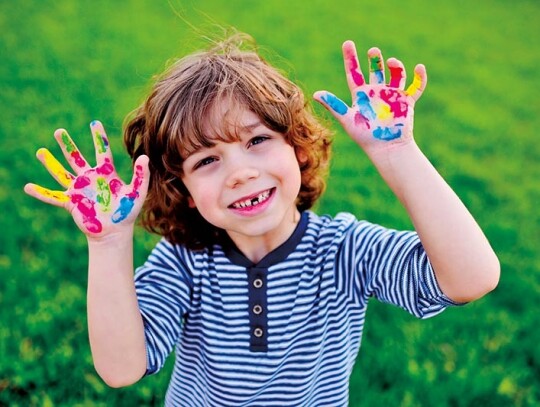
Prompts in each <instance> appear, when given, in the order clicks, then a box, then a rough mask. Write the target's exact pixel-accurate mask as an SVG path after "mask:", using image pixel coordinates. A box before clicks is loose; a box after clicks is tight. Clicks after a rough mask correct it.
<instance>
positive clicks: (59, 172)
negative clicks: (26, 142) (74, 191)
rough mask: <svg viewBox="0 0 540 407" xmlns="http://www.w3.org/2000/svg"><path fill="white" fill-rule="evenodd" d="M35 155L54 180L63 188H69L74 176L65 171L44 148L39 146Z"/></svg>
mask: <svg viewBox="0 0 540 407" xmlns="http://www.w3.org/2000/svg"><path fill="white" fill-rule="evenodd" d="M36 157H37V158H38V160H39V161H41V163H42V164H43V165H44V166H45V168H47V171H49V174H51V175H52V176H53V177H54V179H55V180H56V181H58V183H59V184H60V185H62V186H63V187H64V188H69V187H70V185H71V184H72V183H73V180H74V179H75V176H74V175H73V174H72V173H70V172H69V171H67V170H66V169H65V168H64V166H63V165H62V164H60V162H59V161H58V160H57V159H56V158H55V157H54V156H53V155H52V154H51V152H50V151H49V150H47V149H46V148H40V149H39V150H38V151H37V153H36Z"/></svg>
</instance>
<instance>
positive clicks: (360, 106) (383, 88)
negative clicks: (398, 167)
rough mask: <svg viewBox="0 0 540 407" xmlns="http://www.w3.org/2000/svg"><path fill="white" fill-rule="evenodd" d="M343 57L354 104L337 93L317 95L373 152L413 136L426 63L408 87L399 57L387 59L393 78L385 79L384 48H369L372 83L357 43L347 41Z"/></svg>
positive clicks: (347, 129) (363, 145) (356, 137)
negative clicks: (382, 51)
mask: <svg viewBox="0 0 540 407" xmlns="http://www.w3.org/2000/svg"><path fill="white" fill-rule="evenodd" d="M343 58H344V62H345V71H346V75H347V83H348V85H349V89H350V91H351V96H352V101H353V103H352V106H348V105H347V104H346V103H344V102H343V101H342V100H341V99H339V98H338V97H337V96H335V95H334V94H332V93H330V92H327V91H319V92H316V93H315V95H314V98H315V99H316V100H317V101H318V102H320V103H321V104H322V105H323V106H325V107H326V108H327V109H328V110H329V111H330V112H331V113H332V114H333V115H334V117H335V118H336V119H337V120H338V121H339V122H340V123H341V125H342V126H343V128H344V129H345V130H346V131H347V133H349V135H350V136H351V137H352V138H353V139H354V140H355V141H356V142H357V143H358V144H360V145H361V146H362V147H363V148H364V149H365V150H366V151H368V152H369V150H370V149H372V148H379V147H383V146H384V144H385V142H386V143H387V142H390V141H393V142H401V141H407V140H410V139H411V138H412V128H413V117H414V104H415V102H416V101H417V100H418V98H419V97H420V96H421V95H422V92H423V91H424V88H425V87H426V83H427V75H426V69H425V67H424V65H417V66H416V67H415V69H414V80H413V82H412V84H411V85H410V86H409V87H408V88H407V90H404V89H405V81H406V74H405V69H404V67H403V63H402V62H401V61H399V60H397V59H395V58H390V59H388V61H387V64H388V70H389V71H390V81H389V83H388V84H386V82H385V70H384V62H383V58H382V55H381V51H380V50H379V49H378V48H371V49H370V50H369V51H368V61H369V83H367V82H366V80H365V79H364V75H363V74H362V71H361V69H360V64H359V62H358V56H357V53H356V48H355V45H354V42H352V41H346V42H345V43H344V44H343Z"/></svg>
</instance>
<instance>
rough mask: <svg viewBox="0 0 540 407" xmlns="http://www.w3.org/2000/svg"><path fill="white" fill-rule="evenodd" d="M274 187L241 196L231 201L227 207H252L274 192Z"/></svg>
mask: <svg viewBox="0 0 540 407" xmlns="http://www.w3.org/2000/svg"><path fill="white" fill-rule="evenodd" d="M274 190H275V188H270V189H267V190H265V191H262V192H259V193H257V194H255V195H253V196H250V197H247V198H242V199H240V200H238V201H236V202H233V203H232V204H230V205H229V208H232V209H246V208H252V207H255V206H257V205H260V204H262V203H263V202H266V201H267V200H268V199H270V197H271V196H272V194H273V193H274Z"/></svg>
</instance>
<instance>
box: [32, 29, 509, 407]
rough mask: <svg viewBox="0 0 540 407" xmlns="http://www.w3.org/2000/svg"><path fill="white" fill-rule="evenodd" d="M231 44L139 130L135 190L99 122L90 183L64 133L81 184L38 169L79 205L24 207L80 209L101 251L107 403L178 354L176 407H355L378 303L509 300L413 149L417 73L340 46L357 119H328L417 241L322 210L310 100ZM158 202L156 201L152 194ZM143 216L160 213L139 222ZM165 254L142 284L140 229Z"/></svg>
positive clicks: (92, 306)
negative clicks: (363, 64) (136, 243)
mask: <svg viewBox="0 0 540 407" xmlns="http://www.w3.org/2000/svg"><path fill="white" fill-rule="evenodd" d="M245 40H248V41H249V39H248V38H247V37H246V36H243V35H237V36H233V37H232V38H230V39H229V40H227V41H225V42H224V43H222V44H218V45H217V46H216V47H215V48H213V49H210V50H208V51H204V52H200V53H196V54H193V55H190V56H188V57H186V58H184V59H182V60H180V61H179V62H178V63H176V64H175V65H174V66H173V67H172V68H171V69H170V70H169V71H168V72H166V73H165V74H164V75H163V76H162V77H161V78H159V80H158V81H157V82H156V84H155V86H154V88H153V89H152V92H151V94H150V95H149V97H148V98H147V99H146V100H145V102H144V103H143V104H142V105H141V106H140V107H139V108H138V109H137V110H136V112H135V113H134V115H133V117H132V118H131V120H130V121H129V123H128V124H127V127H126V130H125V136H124V137H125V142H126V145H127V149H128V152H129V154H130V155H131V156H132V158H133V159H134V161H135V175H134V177H133V180H132V182H131V184H129V185H125V184H124V183H123V182H122V181H121V180H120V179H119V177H118V176H117V174H116V172H115V170H114V166H113V164H112V155H111V153H110V149H109V147H108V141H107V138H106V135H105V132H104V130H103V127H102V126H101V124H100V123H99V122H93V123H92V125H91V128H92V133H93V135H94V141H95V145H96V151H97V162H98V164H97V166H96V167H95V168H90V166H89V165H88V163H87V162H86V161H85V160H84V158H82V156H81V155H80V153H79V151H78V150H77V148H76V147H75V145H74V143H73V142H72V141H71V139H70V138H69V136H68V135H67V133H66V132H65V131H64V130H59V131H57V132H56V133H55V136H56V138H57V140H59V142H60V145H61V146H62V149H63V151H64V154H65V155H66V158H67V160H68V161H69V163H70V165H71V166H72V168H73V169H74V171H75V174H71V173H70V172H68V171H66V170H65V169H64V168H63V167H62V166H61V165H60V164H59V163H58V162H57V161H56V160H55V159H54V158H53V157H52V155H51V154H50V153H48V152H47V151H46V150H40V151H38V157H39V158H40V159H41V160H42V161H43V162H44V163H45V166H46V167H47V169H48V170H49V171H50V172H51V174H52V175H53V176H54V177H55V178H56V179H57V180H58V181H59V182H60V183H61V184H62V185H63V186H65V187H66V188H67V190H66V191H65V192H62V191H50V190H47V189H43V188H41V187H38V186H35V185H32V184H29V185H27V186H26V187H25V190H26V191H27V192H28V193H29V194H31V195H33V196H35V197H37V198H38V199H41V200H43V201H45V202H48V203H52V204H55V205H58V206H63V207H65V208H66V209H68V210H69V211H70V212H71V213H72V215H73V217H74V219H75V221H76V222H77V224H78V226H79V227H80V228H81V230H82V231H83V232H84V233H85V234H86V235H87V237H88V245H89V283H88V323H89V335H90V344H91V347H92V353H93V358H94V364H95V366H96V369H97V371H98V373H99V374H100V375H101V376H102V378H103V379H104V380H105V381H106V382H107V383H108V384H109V385H111V386H114V387H118V386H125V385H129V384H131V383H133V382H136V381H137V380H139V379H140V378H141V377H142V376H143V375H145V374H152V373H155V372H157V371H158V370H159V369H160V368H161V366H163V363H164V361H165V359H166V357H167V356H168V355H169V354H170V352H171V351H172V349H173V348H176V362H175V367H174V372H173V376H172V378H171V383H170V385H169V389H168V392H167V398H166V403H167V405H190V406H216V405H234V406H240V405H246V406H247V405H265V406H270V405H275V406H284V405H292V406H300V405H302V406H321V405H329V406H340V405H341V406H346V405H347V404H348V380H349V376H350V373H351V371H352V368H353V365H354V361H355V358H356V355H357V352H358V348H359V344H360V339H361V335H362V329H363V323H364V316H365V312H366V307H367V303H368V299H369V298H370V297H372V296H374V297H376V298H378V299H380V300H381V301H385V302H389V303H393V304H395V305H398V306H400V307H402V308H404V309H406V310H407V311H409V312H410V313H412V314H413V315H416V316H418V317H422V318H425V317H429V316H432V315H435V314H437V313H439V312H441V311H442V310H443V309H444V308H445V307H446V306H448V305H453V304H456V303H464V302H468V301H472V300H474V299H477V298H479V297H481V296H483V295H484V294H485V293H487V292H489V291H491V290H492V289H493V288H494V287H495V286H496V284H497V282H498V277H499V263H498V260H497V258H496V256H495V254H494V253H493V251H492V249H491V247H490V245H489V243H488V242H487V240H486V238H485V236H484V235H483V233H482V231H481V230H480V228H479V227H478V225H477V224H476V222H475V221H474V219H473V218H472V216H471V215H470V213H469V212H468V211H467V210H466V208H465V207H464V206H463V204H462V203H461V202H460V200H459V199H458V198H457V196H456V195H455V194H454V193H453V191H452V190H451V189H450V188H449V186H448V185H447V184H446V183H445V182H444V180H443V179H442V178H441V177H440V176H439V174H438V173H437V172H436V170H435V169H434V168H433V167H432V166H431V164H430V163H429V161H428V160H427V159H426V158H425V156H424V155H423V154H422V152H421V151H420V150H419V148H418V147H417V145H416V144H415V142H414V139H413V109H414V104H415V102H416V100H418V98H419V97H420V95H421V94H422V92H423V90H424V88H425V85H426V79H427V77H426V72H425V68H424V67H423V66H422V65H418V66H417V67H416V68H415V78H414V80H413V83H412V85H411V86H410V87H409V88H407V90H404V85H405V70H404V68H403V65H402V63H401V62H400V61H398V60H396V59H393V58H391V59H389V60H388V69H389V71H390V81H389V84H388V85H387V84H386V83H385V78H384V76H385V75H384V65H383V59H382V55H381V53H380V51H379V50H378V49H376V48H372V49H371V50H369V51H368V58H369V62H370V67H371V69H370V77H369V83H367V82H366V80H365V78H364V76H363V74H362V72H361V70H360V66H359V63H358V58H357V54H356V50H355V47H354V44H353V43H352V42H350V41H347V42H345V44H344V46H343V52H344V60H345V69H346V74H347V81H348V84H349V88H350V89H351V94H352V97H353V101H354V103H353V105H352V106H348V105H347V104H345V103H344V102H343V101H341V100H340V99H339V98H337V97H336V96H334V95H332V94H331V93H328V92H324V91H323V92H317V93H316V94H315V96H314V97H315V99H316V100H317V101H318V102H320V103H322V104H323V105H324V106H325V107H326V108H327V109H328V110H330V112H331V113H332V114H333V115H334V116H335V117H336V119H337V120H338V121H339V122H340V123H341V124H342V126H343V127H344V129H345V130H346V131H347V133H348V134H349V135H350V136H351V137H352V138H353V139H354V140H355V141H356V142H357V143H358V145H359V146H360V147H361V148H362V149H363V150H364V151H365V152H366V154H367V155H368V157H369V158H370V159H371V161H372V162H373V163H374V165H375V166H376V167H377V169H378V170H379V172H380V173H381V175H382V177H383V179H384V180H385V181H386V182H387V183H388V185H389V186H390V188H391V189H392V190H393V191H394V192H395V194H396V196H397V197H398V199H399V200H400V201H401V202H402V203H403V205H404V206H405V208H406V209H407V212H408V214H409V215H410V217H411V219H412V221H413V224H414V226H415V229H416V232H407V231H403V232H400V231H395V230H390V229H386V228H383V227H381V226H378V225H374V224H371V223H369V222H367V221H360V220H357V219H356V218H355V217H354V216H352V215H351V214H346V213H340V214H338V215H336V216H335V218H332V217H329V216H317V215H316V214H314V213H313V212H311V211H310V210H309V208H311V206H312V205H313V204H314V202H315V201H316V199H317V198H318V197H319V196H320V194H321V193H322V191H323V188H324V178H323V177H324V173H325V170H326V166H327V161H328V155H329V146H330V138H329V132H328V130H327V129H325V128H324V127H323V126H321V125H320V124H319V123H318V121H317V120H316V119H315V118H314V116H313V115H312V113H311V111H310V109H309V108H308V106H307V103H306V102H305V100H304V97H303V94H302V92H301V90H300V89H299V88H298V87H297V86H296V85H294V84H293V83H292V82H290V81H289V80H287V79H286V78H285V77H284V76H283V75H282V74H280V73H279V72H278V71H277V70H276V69H274V68H272V67H270V66H269V65H268V64H267V63H266V62H265V61H264V60H262V59H261V58H260V57H259V56H258V55H257V53H256V52H254V51H252V50H248V51H242V50H241V49H240V45H241V43H242V42H243V41H245ZM147 191H148V193H147ZM143 203H144V204H143ZM141 207H142V216H143V217H142V219H143V224H144V225H145V227H146V228H147V229H148V230H151V231H154V232H157V233H159V234H161V235H162V236H163V239H162V240H161V241H160V242H159V243H158V244H157V245H156V247H155V249H154V250H153V251H152V253H151V254H150V256H149V258H148V260H147V261H146V263H145V264H144V265H143V266H142V267H140V268H139V269H138V270H137V273H136V276H135V281H133V276H132V272H133V253H132V250H133V225H134V221H135V218H136V216H137V214H138V213H139V211H140V210H141Z"/></svg>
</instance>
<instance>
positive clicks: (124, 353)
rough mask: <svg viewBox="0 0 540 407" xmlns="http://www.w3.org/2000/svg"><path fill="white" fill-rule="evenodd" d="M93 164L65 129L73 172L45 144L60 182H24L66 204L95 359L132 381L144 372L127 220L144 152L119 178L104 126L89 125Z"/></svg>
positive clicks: (116, 377) (36, 193)
mask: <svg viewBox="0 0 540 407" xmlns="http://www.w3.org/2000/svg"><path fill="white" fill-rule="evenodd" d="M91 130H92V135H93V138H94V144H95V147H96V158H97V165H96V167H90V166H89V164H88V163H87V162H86V160H85V159H84V158H83V157H82V155H81V154H80V152H79V150H78V149H77V147H76V146H75V144H74V143H73V141H72V140H71V138H70V137H69V135H68V134H67V132H66V131H65V130H62V129H60V130H57V131H56V132H55V138H56V140H57V141H58V143H59V144H60V146H61V148H62V151H63V153H64V155H65V157H66V159H67V161H68V162H69V164H70V165H71V167H72V168H73V170H74V171H75V175H74V174H72V173H70V172H69V171H67V170H66V169H65V168H64V167H63V166H62V165H61V164H60V163H59V162H58V161H57V160H56V159H55V158H54V157H53V156H52V154H51V153H50V152H49V151H47V150H46V149H40V150H38V152H37V157H38V158H39V160H40V161H41V162H42V163H43V164H44V166H45V167H46V168H47V170H48V171H49V172H50V173H51V175H52V176H53V177H54V178H55V179H56V180H57V181H58V182H59V183H60V185H62V186H63V187H64V188H66V190H65V191H52V190H49V189H46V188H42V187H40V186H38V185H34V184H27V185H26V186H25V188H24V190H25V192H26V193H28V194H29V195H31V196H33V197H35V198H37V199H39V200H41V201H43V202H45V203H49V204H52V205H55V206H60V207H63V208H65V209H67V210H68V211H69V212H70V213H71V214H72V216H73V219H74V220H75V223H76V224H77V226H78V227H79V228H80V229H81V230H82V231H83V233H85V235H86V237H87V240H88V249H89V267H88V295H87V302H88V304H87V308H88V329H89V337H90V346H91V349H92V356H93V360H94V365H95V367H96V370H97V372H98V373H99V375H100V376H101V377H102V378H103V379H104V380H105V382H106V383H107V384H109V385H111V386H113V387H119V386H124V385H128V384H131V383H134V382H136V381H137V380H139V379H140V378H141V377H142V376H143V375H144V372H145V370H146V350H145V339H144V328H143V322H142V318H141V314H140V312H139V307H138V303H137V296H136V294H135V286H134V283H133V225H134V222H135V219H136V217H137V214H138V213H139V211H140V208H141V206H142V203H143V201H144V198H145V196H146V191H147V188H148V179H149V170H148V158H147V157H146V156H141V157H139V159H138V160H137V161H136V162H135V174H134V176H133V180H132V182H131V184H129V185H126V184H124V183H123V182H122V181H121V180H120V178H119V177H118V175H117V173H116V170H115V168H114V165H113V161H112V154H111V151H110V148H109V142H108V139H107V136H106V134H105V131H104V130H103V126H102V125H101V123H99V122H92V123H91Z"/></svg>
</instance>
